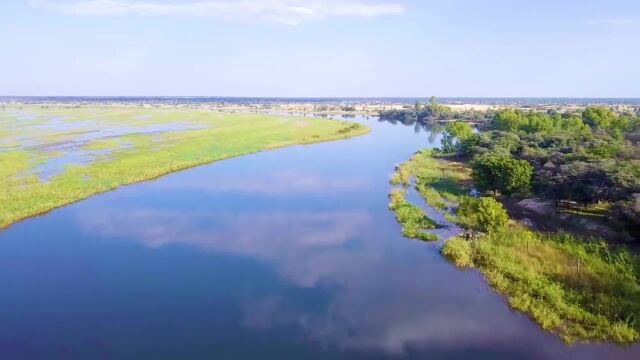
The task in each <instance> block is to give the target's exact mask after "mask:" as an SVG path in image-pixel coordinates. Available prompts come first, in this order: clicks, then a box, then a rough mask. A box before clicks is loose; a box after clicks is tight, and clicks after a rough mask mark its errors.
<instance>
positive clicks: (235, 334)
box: [0, 118, 640, 359]
mask: <svg viewBox="0 0 640 360" xmlns="http://www.w3.org/2000/svg"><path fill="white" fill-rule="evenodd" d="M357 120H358V121H361V122H363V123H365V124H367V125H368V126H370V127H371V128H372V129H373V131H372V133H371V134H369V135H366V136H363V137H359V138H354V139H351V140H346V141H339V142H330V143H322V144H316V145H310V146H298V147H291V148H286V149H280V150H274V151H269V152H264V153H259V154H254V155H249V156H245V157H240V158H236V159H230V160H226V161H222V162H218V163H215V164H211V165H207V166H201V167H198V168H194V169H190V170H187V171H183V172H180V173H175V174H171V175H168V176H165V177H163V178H161V179H159V180H156V181H151V182H147V183H141V184H136V185H132V186H128V187H124V188H121V189H119V190H117V191H114V192H110V193H106V194H102V195H98V196H95V197H93V198H91V199H89V200H86V201H83V202H80V203H77V204H74V205H71V206H68V207H65V208H62V209H58V210H55V211H52V212H51V213H49V214H47V215H44V216H41V217H37V218H33V219H29V220H26V221H23V222H20V223H18V224H16V225H14V226H12V227H10V228H9V229H6V230H4V231H2V232H0V289H1V290H0V358H1V359H57V358H60V359H99V358H117V359H142V358H153V359H178V358H182V359H186V358H207V359H241V358H260V359H268V358H274V359H285V358H289V359H300V358H325V359H336V358H389V357H407V358H458V359H480V358H487V359H501V358H504V359H511V358H519V359H574V358H575V359H605V358H608V359H613V358H615V359H618V358H619V359H638V358H640V348H639V347H637V346H636V347H632V348H626V349H625V348H619V347H615V346H610V345H588V346H585V345H581V346H573V347H567V346H565V345H563V344H562V342H561V341H559V340H558V338H556V337H555V336H553V335H550V334H547V333H544V332H542V331H541V330H539V329H538V327H537V326H536V325H535V324H533V323H532V322H531V321H529V320H528V319H527V318H526V317H525V316H523V315H522V314H520V313H517V312H513V311H510V310H509V309H508V307H507V305H506V303H505V301H504V300H503V299H502V298H501V297H500V296H498V295H497V294H495V293H493V292H492V291H491V290H490V289H489V288H488V287H487V285H486V284H485V282H484V281H483V279H482V277H481V276H479V275H478V274H477V273H476V272H473V271H458V270H457V269H456V268H454V267H453V266H452V265H450V264H448V263H447V262H445V261H444V260H443V259H442V258H441V256H440V255H439V253H438V244H426V243H422V242H418V241H412V240H408V239H404V238H402V237H401V236H400V229H399V226H398V225H397V224H396V222H395V220H394V218H393V214H392V213H391V212H389V211H388V210H387V193H388V191H389V184H388V178H389V176H390V174H391V172H392V170H393V167H394V165H395V164H397V163H399V162H401V161H403V160H405V159H406V158H408V157H409V156H410V155H411V154H412V153H413V152H414V151H416V150H418V149H420V148H422V147H426V146H431V145H430V143H429V135H430V134H429V133H426V132H424V131H422V132H418V133H416V132H415V131H414V129H412V128H408V127H404V126H402V125H397V126H394V125H392V124H388V123H379V122H378V121H377V120H374V119H370V120H368V119H363V118H358V119H357ZM431 139H432V140H433V139H434V137H433V136H431ZM435 141H436V143H435V144H437V142H438V138H437V137H435ZM435 144H434V145H435Z"/></svg>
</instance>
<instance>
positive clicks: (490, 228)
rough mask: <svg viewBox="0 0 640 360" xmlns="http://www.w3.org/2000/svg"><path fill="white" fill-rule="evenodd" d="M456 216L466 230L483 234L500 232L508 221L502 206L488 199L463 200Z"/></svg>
mask: <svg viewBox="0 0 640 360" xmlns="http://www.w3.org/2000/svg"><path fill="white" fill-rule="evenodd" d="M456 215H457V219H458V223H459V224H461V225H462V226H463V227H465V228H466V229H469V230H474V231H481V232H485V233H492V232H496V231H500V230H502V229H503V228H504V226H505V225H506V224H507V220H509V216H508V215H507V211H506V210H505V209H504V207H503V206H502V204H501V203H499V202H498V201H496V200H495V199H493V198H490V197H481V198H469V197H467V198H464V199H463V200H462V202H461V203H460V205H459V206H458V210H457V211H456Z"/></svg>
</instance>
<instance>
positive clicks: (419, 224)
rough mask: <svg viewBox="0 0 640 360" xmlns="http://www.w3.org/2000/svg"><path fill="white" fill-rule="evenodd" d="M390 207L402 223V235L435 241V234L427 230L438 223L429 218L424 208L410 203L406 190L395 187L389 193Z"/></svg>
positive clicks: (436, 238)
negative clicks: (406, 196)
mask: <svg viewBox="0 0 640 360" xmlns="http://www.w3.org/2000/svg"><path fill="white" fill-rule="evenodd" d="M389 209H391V210H392V211H393V212H394V213H395V215H396V219H397V220H398V222H399V223H400V224H401V225H402V235H404V236H406V237H408V238H411V239H419V240H424V241H435V240H438V237H437V236H436V235H435V234H431V233H428V232H425V230H428V229H433V228H435V227H436V223H435V222H434V221H433V220H431V219H429V218H428V217H427V216H426V215H425V214H424V212H423V211H422V209H420V208H419V207H417V206H415V205H413V204H411V203H409V202H408V201H407V200H406V198H405V192H404V190H401V189H393V190H392V191H391V193H390V194H389Z"/></svg>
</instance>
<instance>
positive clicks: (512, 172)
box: [471, 154, 533, 195]
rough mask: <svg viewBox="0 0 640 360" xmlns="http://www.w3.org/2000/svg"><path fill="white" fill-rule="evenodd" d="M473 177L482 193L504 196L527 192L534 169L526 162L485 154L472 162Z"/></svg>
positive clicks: (504, 156)
mask: <svg viewBox="0 0 640 360" xmlns="http://www.w3.org/2000/svg"><path fill="white" fill-rule="evenodd" d="M471 167H472V169H473V172H472V177H473V180H474V182H475V184H476V186H477V187H478V188H479V189H480V190H482V191H487V190H490V191H493V193H494V194H496V193H497V192H498V191H500V192H501V193H503V194H507V195H509V194H513V193H518V192H526V191H528V190H529V188H530V185H531V174H532V171H533V168H532V167H531V165H530V164H529V163H528V162H527V161H525V160H516V159H514V158H512V157H510V156H506V155H494V154H483V155H478V156H476V157H475V158H474V159H473V161H472V162H471Z"/></svg>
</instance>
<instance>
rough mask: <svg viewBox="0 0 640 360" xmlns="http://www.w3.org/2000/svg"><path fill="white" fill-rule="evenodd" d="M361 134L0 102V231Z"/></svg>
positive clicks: (313, 123) (299, 120) (336, 128)
mask: <svg viewBox="0 0 640 360" xmlns="http://www.w3.org/2000/svg"><path fill="white" fill-rule="evenodd" d="M368 131H369V129H368V128H367V127H365V126H363V125H359V124H354V123H351V122H344V121H335V120H326V119H313V118H303V117H285V116H272V115H263V114H231V113H219V112H211V111H205V110H192V109H177V108H157V107H155V108H153V107H110V106H109V107H108V106H103V107H99V106H82V107H63V106H48V107H43V106H33V105H4V106H2V107H0V228H2V227H6V226H7V225H9V224H11V223H13V222H16V221H18V220H20V219H24V218H26V217H29V216H33V215H36V214H40V213H43V212H46V211H48V210H50V209H53V208H56V207H60V206H63V205H66V204H69V203H72V202H75V201H78V200H81V199H84V198H87V197H89V196H91V195H93V194H97V193H101V192H105V191H109V190H112V189H115V188H117V187H118V186H122V185H126V184H131V183H135V182H139V181H144V180H148V179H153V178H156V177H158V176H161V175H163V174H167V173H169V172H172V171H177V170H181V169H185V168H188V167H192V166H196V165H200V164H205V163H209V162H212V161H216V160H221V159H225V158H229V157H234V156H239V155H243V154H249V153H253V152H257V151H262V150H267V149H273V148H278V147H284V146H289V145H296V144H308V143H315V142H321V141H328V140H337V139H342V138H348V137H351V136H356V135H361V134H364V133H366V132H368Z"/></svg>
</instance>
